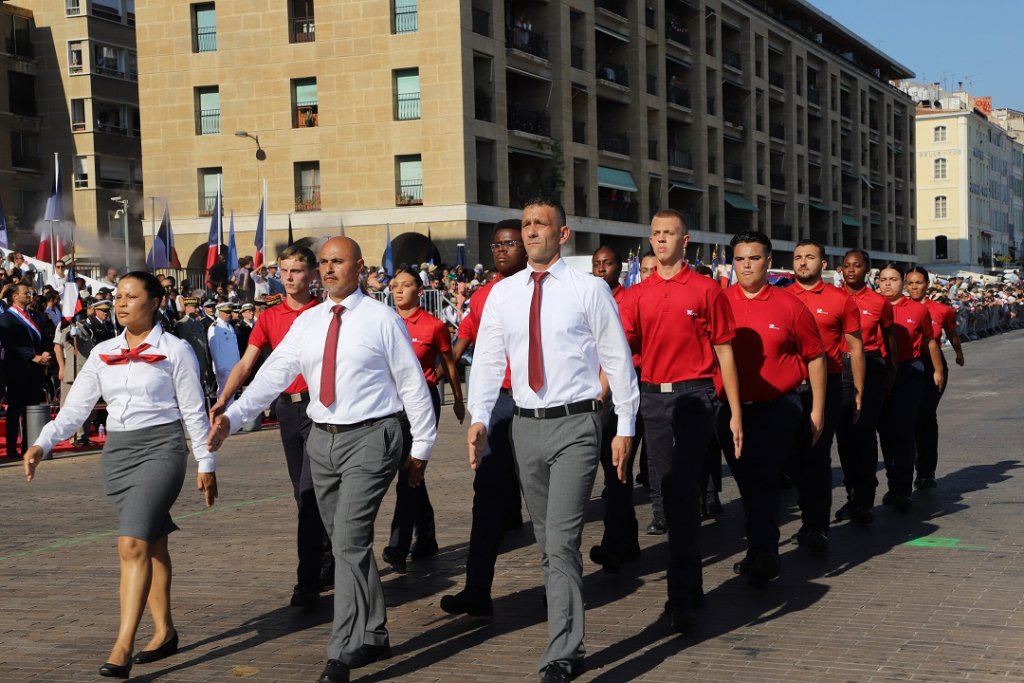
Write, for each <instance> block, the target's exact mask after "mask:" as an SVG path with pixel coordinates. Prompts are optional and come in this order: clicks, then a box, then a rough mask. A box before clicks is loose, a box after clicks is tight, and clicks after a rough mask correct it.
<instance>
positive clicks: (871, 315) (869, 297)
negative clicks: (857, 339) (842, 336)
mask: <svg viewBox="0 0 1024 683" xmlns="http://www.w3.org/2000/svg"><path fill="white" fill-rule="evenodd" d="M846 292H847V293H848V294H849V295H850V298H851V299H853V300H854V302H855V303H856V304H857V310H858V311H859V312H860V336H861V340H862V341H863V342H864V352H865V353H867V352H868V351H880V352H881V353H882V355H883V356H885V355H887V354H888V351H887V350H886V348H885V340H884V339H883V338H882V330H888V329H889V328H891V327H892V304H890V303H889V302H888V301H887V300H886V298H885V297H884V296H882V295H881V294H879V293H878V292H875V291H872V290H871V289H869V288H868V287H861V288H860V289H859V290H857V291H856V292H851V291H850V290H849V289H847V290H846ZM843 351H849V349H847V348H846V343H845V341H844V342H843Z"/></svg>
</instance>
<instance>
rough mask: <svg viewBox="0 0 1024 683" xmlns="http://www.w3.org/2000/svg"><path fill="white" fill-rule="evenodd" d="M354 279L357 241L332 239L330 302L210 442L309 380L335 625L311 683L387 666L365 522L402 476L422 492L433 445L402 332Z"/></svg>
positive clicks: (300, 328) (278, 353) (420, 384)
mask: <svg viewBox="0 0 1024 683" xmlns="http://www.w3.org/2000/svg"><path fill="white" fill-rule="evenodd" d="M362 268H363V259H362V253H361V251H360V248H359V245H358V244H357V243H356V242H355V241H353V240H351V239H349V238H347V237H335V238H332V239H330V240H328V241H327V242H326V243H325V244H324V246H323V248H322V249H321V250H320V279H321V281H322V282H323V286H324V289H325V290H326V291H327V294H328V298H327V299H326V300H325V301H324V302H323V303H322V304H320V305H319V306H315V307H314V308H311V309H309V310H308V311H306V312H305V313H303V314H302V315H301V316H299V317H298V318H297V319H296V320H295V322H294V324H293V325H292V327H291V329H290V330H289V331H288V334H286V335H285V337H284V339H283V340H282V341H281V343H280V344H279V345H278V346H277V348H275V349H274V351H273V353H271V354H270V357H269V358H268V359H267V361H266V363H264V364H263V367H262V368H261V369H260V371H259V372H258V373H257V374H256V377H255V378H254V379H253V381H252V383H251V384H250V385H249V387H248V388H247V389H246V390H245V391H244V392H243V393H242V395H241V397H239V399H238V400H237V401H236V402H235V403H234V404H233V405H232V406H230V407H229V408H228V409H227V410H226V411H225V412H224V414H223V415H221V416H219V417H218V418H217V419H216V421H215V423H214V428H213V429H212V430H211V433H210V443H211V444H215V445H217V446H219V445H220V443H221V442H222V441H223V439H225V438H227V435H228V433H229V432H235V431H237V430H238V428H239V427H240V426H241V425H242V424H243V423H244V422H247V421H249V420H251V419H252V418H253V417H255V416H256V415H257V414H258V413H259V412H261V411H262V410H263V409H264V408H265V407H266V406H268V405H269V404H270V403H271V402H272V401H273V400H274V399H275V398H277V396H278V395H279V394H280V393H281V392H282V391H284V389H285V388H286V387H287V386H288V385H289V384H290V383H291V382H292V380H293V379H295V376H296V375H298V374H300V373H301V374H302V376H303V377H305V378H306V381H307V382H308V384H309V408H308V415H309V417H310V419H311V420H312V421H313V429H312V430H310V434H309V439H308V441H307V442H306V449H307V451H308V453H309V461H310V470H311V473H312V476H313V486H314V489H315V491H316V497H317V505H318V507H319V508H320V515H321V517H322V518H323V521H324V526H325V527H326V529H327V532H328V533H329V534H330V536H331V541H332V544H333V549H334V558H335V575H334V577H335V578H334V626H333V630H332V633H331V638H330V642H329V643H328V646H327V653H328V661H327V666H326V668H325V669H324V671H323V674H321V677H320V679H319V681H320V683H348V681H349V670H350V669H354V668H357V667H360V666H364V665H366V664H369V663H371V662H375V661H378V660H380V659H386V658H388V657H390V656H391V647H390V642H389V638H388V631H387V627H386V624H387V615H386V613H385V609H384V593H383V589H382V588H381V584H380V577H379V575H378V573H377V564H376V561H375V560H374V556H373V522H374V520H375V519H376V517H377V511H378V509H379V508H380V503H381V500H382V499H383V497H384V494H385V492H386V491H387V489H388V486H389V485H390V483H391V481H392V479H394V476H395V473H396V472H397V471H398V468H399V466H400V465H401V466H402V467H408V468H409V470H410V474H409V485H410V486H413V487H415V486H418V485H419V484H420V482H422V481H423V473H424V471H425V469H426V466H427V460H428V459H429V458H430V449H431V447H432V446H433V444H434V439H435V438H436V434H437V433H436V429H435V426H434V408H433V404H432V403H431V400H430V393H429V391H428V390H427V384H426V381H425V380H424V378H423V371H422V370H421V369H420V364H419V362H418V361H417V360H416V353H415V352H414V351H413V348H412V343H411V341H410V340H409V333H408V332H407V331H406V327H405V324H404V323H403V322H402V321H401V319H400V318H399V317H398V315H397V314H396V313H395V312H394V311H393V310H392V309H391V308H389V307H387V306H385V305H384V304H381V303H379V302H377V301H375V300H374V299H372V298H369V297H367V296H365V295H364V294H363V293H362V291H361V290H360V289H359V287H358V285H359V272H360V271H361V270H362ZM341 328H344V334H341ZM321 339H323V340H325V344H324V346H323V347H321V345H320V344H319V342H318V340H321ZM403 460H404V462H402V461H403Z"/></svg>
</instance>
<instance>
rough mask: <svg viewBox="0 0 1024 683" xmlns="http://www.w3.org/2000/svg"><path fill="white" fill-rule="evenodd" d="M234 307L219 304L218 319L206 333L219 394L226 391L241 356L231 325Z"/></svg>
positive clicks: (228, 304)
mask: <svg viewBox="0 0 1024 683" xmlns="http://www.w3.org/2000/svg"><path fill="white" fill-rule="evenodd" d="M234 308H235V307H234V305H233V304H230V303H228V302H226V301H225V302H223V303H219V304H217V318H216V320H215V321H214V323H213V324H212V325H210V328H209V329H208V330H207V331H206V337H207V339H209V341H210V360H212V361H213V373H214V375H216V376H217V393H218V395H220V394H221V393H222V392H223V391H224V385H225V384H227V381H228V377H230V376H231V371H232V370H234V369H235V366H236V365H238V360H239V358H240V357H241V356H239V353H238V335H237V334H235V328H234V327H232V325H231V311H232V310H234ZM229 400H230V397H229Z"/></svg>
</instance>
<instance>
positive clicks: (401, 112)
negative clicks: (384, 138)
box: [395, 92, 420, 121]
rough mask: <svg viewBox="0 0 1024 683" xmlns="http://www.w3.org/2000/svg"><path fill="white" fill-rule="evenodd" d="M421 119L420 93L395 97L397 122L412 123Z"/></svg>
mask: <svg viewBox="0 0 1024 683" xmlns="http://www.w3.org/2000/svg"><path fill="white" fill-rule="evenodd" d="M419 117H420V94H419V93H418V92H410V93H398V94H396V95H395V120H397V121H411V120H413V119H418V118H419Z"/></svg>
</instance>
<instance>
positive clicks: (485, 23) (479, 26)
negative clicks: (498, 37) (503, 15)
mask: <svg viewBox="0 0 1024 683" xmlns="http://www.w3.org/2000/svg"><path fill="white" fill-rule="evenodd" d="M473 33H475V34H477V35H480V36H486V37H488V38H490V37H491V13H490V12H487V11H485V10H482V9H479V8H477V7H474V8H473Z"/></svg>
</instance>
